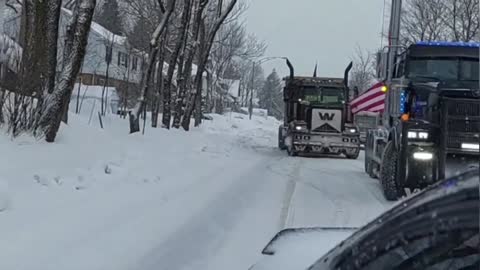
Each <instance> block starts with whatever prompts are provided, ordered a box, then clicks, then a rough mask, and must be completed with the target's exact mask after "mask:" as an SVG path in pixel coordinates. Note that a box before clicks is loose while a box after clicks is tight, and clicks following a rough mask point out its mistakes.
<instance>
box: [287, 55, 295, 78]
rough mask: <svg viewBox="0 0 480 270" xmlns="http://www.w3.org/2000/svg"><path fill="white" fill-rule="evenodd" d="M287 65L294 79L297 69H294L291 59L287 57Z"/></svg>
mask: <svg viewBox="0 0 480 270" xmlns="http://www.w3.org/2000/svg"><path fill="white" fill-rule="evenodd" d="M287 66H288V68H289V69H290V79H293V78H294V77H295V70H294V69H293V65H292V63H290V60H288V59H287Z"/></svg>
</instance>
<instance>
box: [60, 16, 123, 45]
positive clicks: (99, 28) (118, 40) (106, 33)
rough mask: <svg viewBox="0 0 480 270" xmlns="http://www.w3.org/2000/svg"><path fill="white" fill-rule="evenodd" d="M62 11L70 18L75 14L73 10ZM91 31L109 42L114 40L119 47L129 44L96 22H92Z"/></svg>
mask: <svg viewBox="0 0 480 270" xmlns="http://www.w3.org/2000/svg"><path fill="white" fill-rule="evenodd" d="M62 11H63V12H64V13H65V14H67V15H68V16H72V15H73V13H72V11H71V10H69V9H66V8H62ZM90 29H91V30H92V31H94V32H95V33H97V34H98V35H100V36H102V37H103V38H105V39H107V40H112V39H113V42H114V43H116V44H118V45H125V43H126V42H127V38H126V37H124V36H119V35H115V34H114V33H112V32H111V31H110V30H108V29H106V28H105V27H103V26H101V25H100V24H98V23H96V22H95V21H92V24H91V26H90Z"/></svg>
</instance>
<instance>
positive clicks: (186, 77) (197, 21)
mask: <svg viewBox="0 0 480 270" xmlns="http://www.w3.org/2000/svg"><path fill="white" fill-rule="evenodd" d="M207 4H208V0H199V1H198V2H197V5H196V7H195V15H194V19H193V29H192V36H193V40H192V43H191V44H190V46H187V47H186V48H187V49H186V59H187V60H186V62H185V66H184V69H183V73H182V74H181V79H180V81H179V84H178V88H179V89H180V91H179V96H178V97H177V101H176V104H175V116H174V118H173V127H174V128H180V124H181V120H182V115H183V104H184V102H185V93H186V92H187V90H190V89H191V78H192V66H193V60H194V58H195V54H196V52H197V44H198V43H199V36H200V35H199V33H200V25H201V24H202V14H203V11H204V10H205V7H206V6H207ZM190 95H191V93H190V92H189V96H190Z"/></svg>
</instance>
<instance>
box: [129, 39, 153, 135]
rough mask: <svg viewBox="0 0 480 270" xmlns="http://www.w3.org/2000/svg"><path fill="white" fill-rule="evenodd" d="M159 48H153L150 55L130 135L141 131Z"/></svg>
mask: <svg viewBox="0 0 480 270" xmlns="http://www.w3.org/2000/svg"><path fill="white" fill-rule="evenodd" d="M157 53H158V48H157V47H151V48H150V52H149V53H148V66H147V69H146V71H145V74H144V76H143V79H142V84H141V92H140V99H139V101H138V102H137V105H136V106H135V108H134V109H133V111H132V113H130V117H129V120H130V133H136V132H139V131H140V113H142V112H143V111H144V110H145V105H146V99H147V95H148V82H149V81H150V77H151V76H152V72H153V68H154V66H155V59H156V58H157Z"/></svg>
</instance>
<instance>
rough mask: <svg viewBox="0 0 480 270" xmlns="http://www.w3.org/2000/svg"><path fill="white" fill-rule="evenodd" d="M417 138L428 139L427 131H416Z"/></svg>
mask: <svg viewBox="0 0 480 270" xmlns="http://www.w3.org/2000/svg"><path fill="white" fill-rule="evenodd" d="M418 138H419V139H424V140H427V139H428V132H418Z"/></svg>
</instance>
